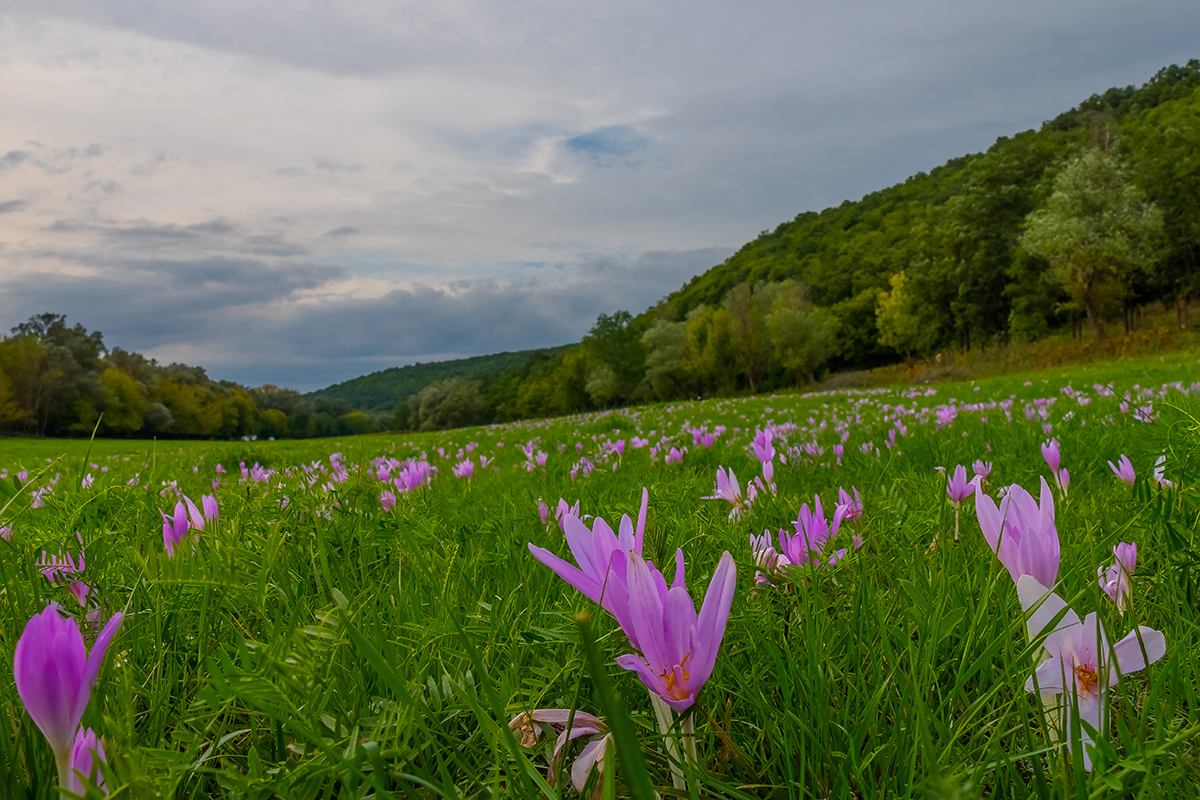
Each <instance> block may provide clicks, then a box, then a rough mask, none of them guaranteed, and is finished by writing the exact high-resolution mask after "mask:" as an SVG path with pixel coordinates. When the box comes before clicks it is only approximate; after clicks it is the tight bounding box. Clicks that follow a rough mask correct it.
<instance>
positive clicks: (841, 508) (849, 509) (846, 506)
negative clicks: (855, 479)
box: [834, 486, 863, 522]
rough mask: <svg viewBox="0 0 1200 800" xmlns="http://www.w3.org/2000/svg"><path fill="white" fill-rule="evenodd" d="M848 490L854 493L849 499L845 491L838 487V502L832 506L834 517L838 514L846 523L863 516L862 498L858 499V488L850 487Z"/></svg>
mask: <svg viewBox="0 0 1200 800" xmlns="http://www.w3.org/2000/svg"><path fill="white" fill-rule="evenodd" d="M850 489H851V490H852V491H853V492H854V497H850V494H849V493H848V492H847V491H846V490H845V489H843V488H841V487H840V486H839V487H838V501H837V505H836V506H834V513H835V516H836V514H837V513H838V512H840V513H841V516H842V519H844V520H846V522H854V521H855V520H857V519H859V518H860V517H861V516H862V514H863V503H862V498H861V497H859V494H858V488H857V487H855V486H851V487H850Z"/></svg>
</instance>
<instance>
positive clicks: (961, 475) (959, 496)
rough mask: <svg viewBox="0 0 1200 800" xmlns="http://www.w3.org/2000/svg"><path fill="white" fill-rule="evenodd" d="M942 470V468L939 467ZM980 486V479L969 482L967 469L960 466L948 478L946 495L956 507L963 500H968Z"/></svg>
mask: <svg viewBox="0 0 1200 800" xmlns="http://www.w3.org/2000/svg"><path fill="white" fill-rule="evenodd" d="M939 469H941V467H939ZM978 485H979V478H978V477H975V478H972V479H971V480H970V481H968V480H967V468H966V467H964V466H963V465H962V464H959V465H958V466H956V467H955V468H954V472H953V473H952V474H950V475H947V476H946V494H947V495H948V496H949V497H950V502H951V503H953V504H954V505H955V506H956V507H957V506H958V504H959V503H961V502H962V501H963V500H966V499H967V498H968V497H970V496H971V495H972V494H974V492H975V488H976V487H977V486H978Z"/></svg>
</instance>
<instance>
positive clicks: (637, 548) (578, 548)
mask: <svg viewBox="0 0 1200 800" xmlns="http://www.w3.org/2000/svg"><path fill="white" fill-rule="evenodd" d="M649 498H650V494H649V492H648V491H647V490H646V489H642V507H641V511H640V512H639V513H638V520H637V525H636V527H635V526H634V523H633V522H632V521H631V520H630V519H629V515H628V514H626V515H625V516H623V517H621V523H620V525H619V526H618V528H619V530H620V535H618V534H616V533H613V529H612V528H611V527H609V525H608V523H607V522H605V521H604V520H603V519H601V518H600V517H596V518H595V519H594V520H593V522H592V528H591V530H588V527H587V525H585V524H583V521H582V520H580V519H579V518H578V517H576V516H575V515H574V514H565V515H564V516H563V518H562V521H561V524H562V528H563V534H564V535H565V536H566V539H567V546H568V547H570V549H571V555H573V556H574V557H575V562H576V564H578V565H579V566H575V565H574V564H571V563H570V562H568V561H564V560H563V559H561V558H559V557H558V556H556V555H554V554H553V553H551V552H550V551H549V550H546V549H545V548H543V547H537V546H536V545H534V544H533V543H532V542H530V543H529V552H530V553H532V554H533V557H534V558H536V559H537V560H538V561H541V562H542V563H543V564H545V565H546V566H548V567H549V568H550V569H552V570H554V572H555V574H556V575H558V577H560V578H562V579H563V580H564V581H566V582H567V583H569V584H571V586H573V587H575V588H576V589H578V590H579V591H580V592H582V593H583V594H584V595H585V596H586V597H587V598H588V599H589V600H591V601H593V602H595V603H599V604H600V607H601V608H603V609H604V610H606V611H608V612H609V613H610V614H612V615H613V616H614V617H616V619H617V623H618V624H620V626H621V628H622V629H623V630H624V631H625V635H626V636H628V637H629V638H630V641H631V642H633V645H634V647H637V642H636V640H635V639H634V636H635V633H634V630H633V628H632V626H631V625H630V618H629V596H628V590H627V584H626V567H627V559H628V556H629V555H630V554H633V555H637V556H638V557H639V558H640V557H641V553H642V535H643V533H644V531H645V529H646V505H647V503H648V502H649Z"/></svg>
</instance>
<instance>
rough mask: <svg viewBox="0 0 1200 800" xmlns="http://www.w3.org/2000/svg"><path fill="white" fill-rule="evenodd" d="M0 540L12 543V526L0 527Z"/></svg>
mask: <svg viewBox="0 0 1200 800" xmlns="http://www.w3.org/2000/svg"><path fill="white" fill-rule="evenodd" d="M0 539H3V540H4V541H6V542H11V541H12V525H0Z"/></svg>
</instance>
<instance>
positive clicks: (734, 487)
mask: <svg viewBox="0 0 1200 800" xmlns="http://www.w3.org/2000/svg"><path fill="white" fill-rule="evenodd" d="M702 499H704V500H725V501H728V502H729V503H730V504H731V505H732V506H733V508H731V509H730V511H729V518H730V519H741V518H742V516H743V515H744V514H746V513H747V512H748V511H749V510H750V504H751V503H752V502H754V487H753V485H751V488H750V492H749V493H748V494H747V496H745V497H743V496H742V487H741V486H740V485H738V479H737V476H736V475H734V474H733V468H732V467H730V468H729V469H728V470H726V469H725V468H724V467H717V485H716V489H715V491H714V494H711V495H708V496H706V497H704V498H702Z"/></svg>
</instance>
